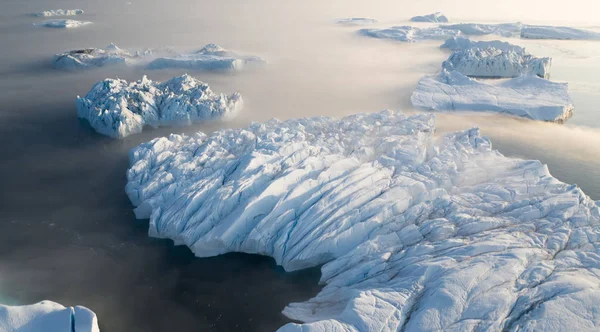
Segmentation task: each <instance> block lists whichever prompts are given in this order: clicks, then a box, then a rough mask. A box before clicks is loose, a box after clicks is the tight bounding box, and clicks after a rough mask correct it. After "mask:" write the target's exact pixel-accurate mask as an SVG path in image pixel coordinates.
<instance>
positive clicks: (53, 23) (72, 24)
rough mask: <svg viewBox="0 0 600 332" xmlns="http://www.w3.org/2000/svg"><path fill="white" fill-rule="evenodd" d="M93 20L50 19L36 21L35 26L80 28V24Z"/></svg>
mask: <svg viewBox="0 0 600 332" xmlns="http://www.w3.org/2000/svg"><path fill="white" fill-rule="evenodd" d="M91 23H92V22H86V21H77V20H49V21H44V22H42V23H35V24H34V26H41V27H45V28H59V29H65V28H79V27H80V26H83V25H87V24H91Z"/></svg>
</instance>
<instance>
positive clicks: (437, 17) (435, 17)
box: [410, 12, 448, 23]
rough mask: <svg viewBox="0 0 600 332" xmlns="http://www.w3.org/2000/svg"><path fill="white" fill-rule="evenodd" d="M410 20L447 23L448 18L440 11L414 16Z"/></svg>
mask: <svg viewBox="0 0 600 332" xmlns="http://www.w3.org/2000/svg"><path fill="white" fill-rule="evenodd" d="M410 20H411V22H430V23H448V18H447V17H446V16H445V15H444V14H442V13H440V12H437V13H433V14H429V15H423V16H415V17H413V18H411V19H410Z"/></svg>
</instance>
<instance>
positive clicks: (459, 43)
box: [440, 37, 525, 53]
mask: <svg viewBox="0 0 600 332" xmlns="http://www.w3.org/2000/svg"><path fill="white" fill-rule="evenodd" d="M488 47H493V48H495V49H498V50H501V51H513V52H518V53H525V49H524V48H523V47H521V46H518V45H513V44H511V43H508V42H503V41H500V40H490V41H487V40H485V41H483V40H482V41H474V40H471V39H469V38H465V37H452V38H448V39H447V40H446V41H445V42H444V44H442V46H440V48H446V49H450V50H453V51H458V50H466V49H469V48H488Z"/></svg>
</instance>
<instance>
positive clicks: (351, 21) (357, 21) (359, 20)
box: [335, 17, 378, 25]
mask: <svg viewBox="0 0 600 332" xmlns="http://www.w3.org/2000/svg"><path fill="white" fill-rule="evenodd" d="M377 22H378V21H377V20H375V19H372V18H365V17H351V18H342V19H339V20H336V21H335V23H337V24H341V25H369V24H375V23H377Z"/></svg>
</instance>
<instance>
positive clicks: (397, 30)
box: [358, 26, 461, 43]
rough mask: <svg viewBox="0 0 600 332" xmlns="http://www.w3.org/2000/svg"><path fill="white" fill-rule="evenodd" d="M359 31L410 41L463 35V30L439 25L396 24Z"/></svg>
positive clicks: (365, 34)
mask: <svg viewBox="0 0 600 332" xmlns="http://www.w3.org/2000/svg"><path fill="white" fill-rule="evenodd" d="M358 33H359V34H362V35H364V36H367V37H373V38H380V39H392V40H397V41H402V42H409V43H414V42H419V41H424V40H439V39H442V40H443V39H447V38H450V37H455V36H459V35H461V32H460V31H457V30H451V29H441V28H438V27H433V28H424V29H420V28H415V27H411V26H395V27H391V28H388V29H360V30H358Z"/></svg>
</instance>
